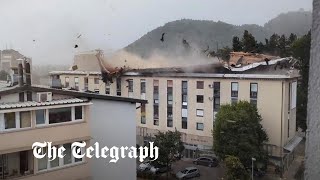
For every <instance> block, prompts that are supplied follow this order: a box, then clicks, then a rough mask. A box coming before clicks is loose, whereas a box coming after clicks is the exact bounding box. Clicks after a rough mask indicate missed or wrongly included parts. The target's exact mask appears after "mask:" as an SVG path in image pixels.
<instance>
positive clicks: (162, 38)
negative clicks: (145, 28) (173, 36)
mask: <svg viewBox="0 0 320 180" xmlns="http://www.w3.org/2000/svg"><path fill="white" fill-rule="evenodd" d="M165 34H166V33H162V36H161V39H160V41H162V42H163V41H164V35H165Z"/></svg>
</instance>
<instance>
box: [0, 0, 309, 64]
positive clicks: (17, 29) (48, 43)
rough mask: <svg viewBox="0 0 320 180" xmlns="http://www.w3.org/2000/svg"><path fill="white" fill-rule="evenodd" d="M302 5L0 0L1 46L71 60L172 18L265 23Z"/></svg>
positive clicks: (251, 0)
mask: <svg viewBox="0 0 320 180" xmlns="http://www.w3.org/2000/svg"><path fill="white" fill-rule="evenodd" d="M301 8H303V9H304V10H312V0H46V1H44V0H1V1H0V22H1V25H0V49H6V48H7V49H10V48H12V49H15V50H18V51H19V52H21V53H22V54H23V55H25V56H28V57H31V58H32V59H33V64H68V65H69V64H71V63H72V58H73V55H74V53H76V52H79V51H87V50H92V49H97V48H100V49H103V50H105V51H106V52H108V51H112V50H117V49H121V48H123V47H125V46H127V45H128V44H130V43H132V42H134V41H135V40H137V39H139V38H140V37H141V36H143V35H144V34H146V33H147V32H149V31H151V30H153V29H155V28H157V27H159V26H163V25H164V24H165V23H167V22H170V21H174V20H179V19H183V18H185V19H196V20H212V21H219V20H220V21H224V22H227V23H230V24H235V25H241V24H258V25H263V24H264V23H266V22H267V21H268V20H270V19H272V18H274V17H276V16H277V15H278V14H280V13H284V12H288V11H297V10H299V9H301ZM80 34H81V36H80V37H79V38H77V37H78V36H79V35H80ZM75 44H77V45H78V46H79V47H78V48H74V46H75Z"/></svg>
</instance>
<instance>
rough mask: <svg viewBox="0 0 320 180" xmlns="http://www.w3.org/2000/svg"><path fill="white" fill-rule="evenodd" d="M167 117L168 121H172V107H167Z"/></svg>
mask: <svg viewBox="0 0 320 180" xmlns="http://www.w3.org/2000/svg"><path fill="white" fill-rule="evenodd" d="M167 117H168V119H172V117H173V114H172V107H167Z"/></svg>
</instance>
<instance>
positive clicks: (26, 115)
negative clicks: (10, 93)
mask: <svg viewBox="0 0 320 180" xmlns="http://www.w3.org/2000/svg"><path fill="white" fill-rule="evenodd" d="M20 127H21V128H26V127H31V113H30V111H23V112H20Z"/></svg>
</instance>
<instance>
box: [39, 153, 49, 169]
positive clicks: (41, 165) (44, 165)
mask: <svg viewBox="0 0 320 180" xmlns="http://www.w3.org/2000/svg"><path fill="white" fill-rule="evenodd" d="M40 154H41V155H44V154H47V148H41V151H40ZM37 160H38V171H41V170H44V169H47V168H48V167H47V165H48V156H47V155H45V156H44V157H43V158H41V159H37Z"/></svg>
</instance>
